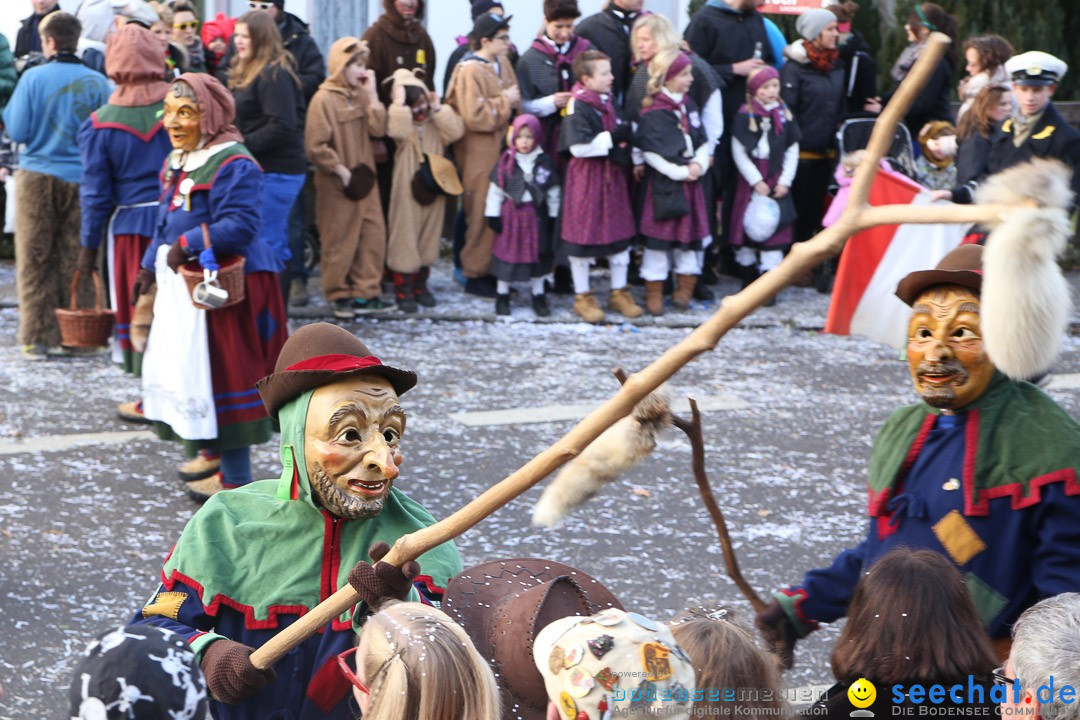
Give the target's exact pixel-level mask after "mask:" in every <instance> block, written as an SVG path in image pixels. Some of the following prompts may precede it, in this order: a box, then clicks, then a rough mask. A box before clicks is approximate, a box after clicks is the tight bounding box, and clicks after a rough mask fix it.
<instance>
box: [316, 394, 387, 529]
mask: <svg viewBox="0 0 1080 720" xmlns="http://www.w3.org/2000/svg"><path fill="white" fill-rule="evenodd" d="M404 432H405V411H404V410H403V409H402V407H401V405H399V404H398V396H397V393H396V392H394V389H393V387H391V385H390V382H389V381H388V380H386V379H384V378H381V377H375V376H370V375H368V376H365V375H356V376H353V377H349V378H346V379H344V380H340V381H338V382H335V383H330V384H328V385H323V386H322V387H320V388H318V389H317V390H315V392H314V393H313V394H312V396H311V402H310V403H309V405H308V411H307V419H306V422H305V425H304V453H305V456H306V461H307V462H306V467H307V473H308V478H309V479H310V480H311V487H312V490H313V491H314V493H315V496H316V497H317V498H318V499H319V501H320V503H321V504H322V506H323V507H325V508H326V509H327V510H329V511H330V512H332V513H333V514H334V515H337V516H338V517H343V518H347V519H356V518H364V517H374V516H376V515H378V514H379V513H380V512H382V509H383V506H384V505H385V503H386V499H387V497H389V495H390V489H391V487H393V484H394V479H395V478H396V477H397V476H398V468H397V466H398V463H399V462H400V461H401V455H400V453H401V450H400V442H401V436H402V435H403V434H404Z"/></svg>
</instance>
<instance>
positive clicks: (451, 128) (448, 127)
mask: <svg viewBox="0 0 1080 720" xmlns="http://www.w3.org/2000/svg"><path fill="white" fill-rule="evenodd" d="M388 80H389V81H390V82H392V83H393V85H392V87H391V90H390V96H391V99H392V100H391V103H390V108H389V110H388V111H387V126H386V134H387V135H389V136H390V137H391V138H393V140H394V142H395V143H397V154H396V155H395V156H394V179H393V186H392V188H391V190H390V212H389V213H388V215H387V219H388V225H389V228H390V240H389V243H388V247H387V254H386V266H387V268H389V270H390V277H391V278H392V279H393V281H394V294H395V295H396V297H397V307H398V310H400V311H401V312H404V313H414V312H416V311H417V310H418V309H419V306H420V305H423V306H424V307H434V306H435V296H433V295H432V294H431V291H430V290H428V286H427V280H428V276H429V275H430V274H431V266H432V265H433V264H434V263H435V261H436V260H438V259H439V238H440V237H441V236H442V226H443V219H444V217H445V215H446V196H445V195H441V194H438V195H433V196H432V198H427V197H425V198H423V199H425V200H428V199H430V202H428V203H426V204H424V203H421V202H420V200H418V199H417V197H416V196H415V195H414V193H413V180H414V178H415V177H416V172H417V170H419V168H420V160H421V154H426V155H445V154H446V146H447V145H449V144H450V143H452V142H456V141H457V140H460V139H461V136H462V135H464V134H465V126H464V125H463V124H462V122H461V118H460V117H458V114H457V113H456V112H454V108H452V107H450V106H449V105H443V104H442V103H440V102H439V96H438V94H437V93H433V92H429V91H428V89H427V87H426V86H425V85H424V81H423V80H421V79H420V78H418V77H417V76H416V75H415V74H414V73H413V71H411V70H406V69H405V68H398V69H397V70H395V71H394V74H393V75H391V76H390V78H388Z"/></svg>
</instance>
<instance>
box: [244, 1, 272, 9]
mask: <svg viewBox="0 0 1080 720" xmlns="http://www.w3.org/2000/svg"><path fill="white" fill-rule="evenodd" d="M272 7H274V3H272V2H249V3H248V9H250V10H269V9H270V8H272Z"/></svg>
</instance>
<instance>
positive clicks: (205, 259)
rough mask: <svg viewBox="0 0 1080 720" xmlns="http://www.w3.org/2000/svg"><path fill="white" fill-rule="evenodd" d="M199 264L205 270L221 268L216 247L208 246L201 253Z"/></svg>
mask: <svg viewBox="0 0 1080 720" xmlns="http://www.w3.org/2000/svg"><path fill="white" fill-rule="evenodd" d="M199 264H200V265H202V266H203V269H205V270H220V269H221V268H220V266H219V265H218V261H217V258H216V257H215V256H214V248H206V249H205V250H203V251H202V252H201V253H199Z"/></svg>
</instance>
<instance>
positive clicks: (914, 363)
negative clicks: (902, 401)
mask: <svg viewBox="0 0 1080 720" xmlns="http://www.w3.org/2000/svg"><path fill="white" fill-rule="evenodd" d="M980 307H981V303H980V301H979V296H978V295H976V294H975V293H974V292H972V291H971V290H969V289H967V288H964V287H960V286H958V285H936V286H934V287H931V288H929V289H928V290H926V291H925V292H923V293H922V294H920V295H919V296H918V297H917V298H916V299H915V302H914V303H913V304H912V307H911V321H910V323H909V324H908V348H907V355H908V365H909V367H910V368H911V378H912V380H914V381H915V389H916V390H918V392H919V394H920V395H921V396H922V398H923V400H925V401H926V403H927V404H928V405H932V406H933V407H936V408H941V409H943V410H959V409H962V408H964V407H966V406H967V405H970V404H971V403H973V402H974V401H975V400H977V399H978V398H979V397H980V396H981V395H982V394H983V392H984V391H985V390H986V386H987V385H989V383H990V378H991V377H992V376H993V374H994V365H993V363H991V362H990V358H989V357H988V356H987V355H986V350H985V349H984V347H983V340H982V328H981V321H980Z"/></svg>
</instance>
